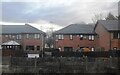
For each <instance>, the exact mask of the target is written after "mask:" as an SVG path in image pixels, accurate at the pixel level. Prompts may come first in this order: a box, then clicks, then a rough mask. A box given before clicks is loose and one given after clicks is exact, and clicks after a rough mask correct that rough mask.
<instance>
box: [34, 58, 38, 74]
mask: <svg viewBox="0 0 120 75" xmlns="http://www.w3.org/2000/svg"><path fill="white" fill-rule="evenodd" d="M36 67H37V57H36V56H35V66H34V73H35V72H36V70H37V69H36Z"/></svg>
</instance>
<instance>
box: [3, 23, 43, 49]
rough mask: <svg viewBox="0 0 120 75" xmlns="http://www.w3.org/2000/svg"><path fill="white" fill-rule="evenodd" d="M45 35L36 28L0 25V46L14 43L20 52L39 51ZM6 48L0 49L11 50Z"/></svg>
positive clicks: (9, 47) (8, 47) (27, 25)
mask: <svg viewBox="0 0 120 75" xmlns="http://www.w3.org/2000/svg"><path fill="white" fill-rule="evenodd" d="M44 37H45V33H44V32H43V31H41V30H38V29H37V28H34V27H32V26H30V25H29V24H25V25H2V44H5V43H7V42H10V41H12V42H16V43H18V44H20V45H21V47H20V48H21V49H22V50H25V51H26V50H28V51H29V50H30V51H39V50H42V48H43V47H44ZM11 47H12V46H7V47H4V48H2V49H13V48H11Z"/></svg>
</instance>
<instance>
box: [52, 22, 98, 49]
mask: <svg viewBox="0 0 120 75" xmlns="http://www.w3.org/2000/svg"><path fill="white" fill-rule="evenodd" d="M97 38H98V37H97V34H96V33H95V32H94V25H89V24H71V25H69V26H67V27H65V28H63V29H60V30H58V31H56V32H54V39H55V41H54V48H58V49H59V50H60V51H78V50H80V49H83V48H86V50H89V51H94V50H96V48H97V47H98V44H97V43H98V42H97V40H98V39H97Z"/></svg>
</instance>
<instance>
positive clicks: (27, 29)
mask: <svg viewBox="0 0 120 75" xmlns="http://www.w3.org/2000/svg"><path fill="white" fill-rule="evenodd" d="M17 33H42V34H45V33H44V32H43V31H41V30H38V29H37V28H34V27H32V26H30V25H28V24H25V25H2V34H17Z"/></svg>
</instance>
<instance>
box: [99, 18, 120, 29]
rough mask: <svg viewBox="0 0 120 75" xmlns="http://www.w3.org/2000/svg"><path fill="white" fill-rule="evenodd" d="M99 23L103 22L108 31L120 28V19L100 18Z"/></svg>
mask: <svg viewBox="0 0 120 75" xmlns="http://www.w3.org/2000/svg"><path fill="white" fill-rule="evenodd" d="M98 23H101V24H102V25H103V26H104V27H105V28H106V29H107V30H108V31H115V30H120V28H119V26H118V20H99V21H98Z"/></svg>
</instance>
